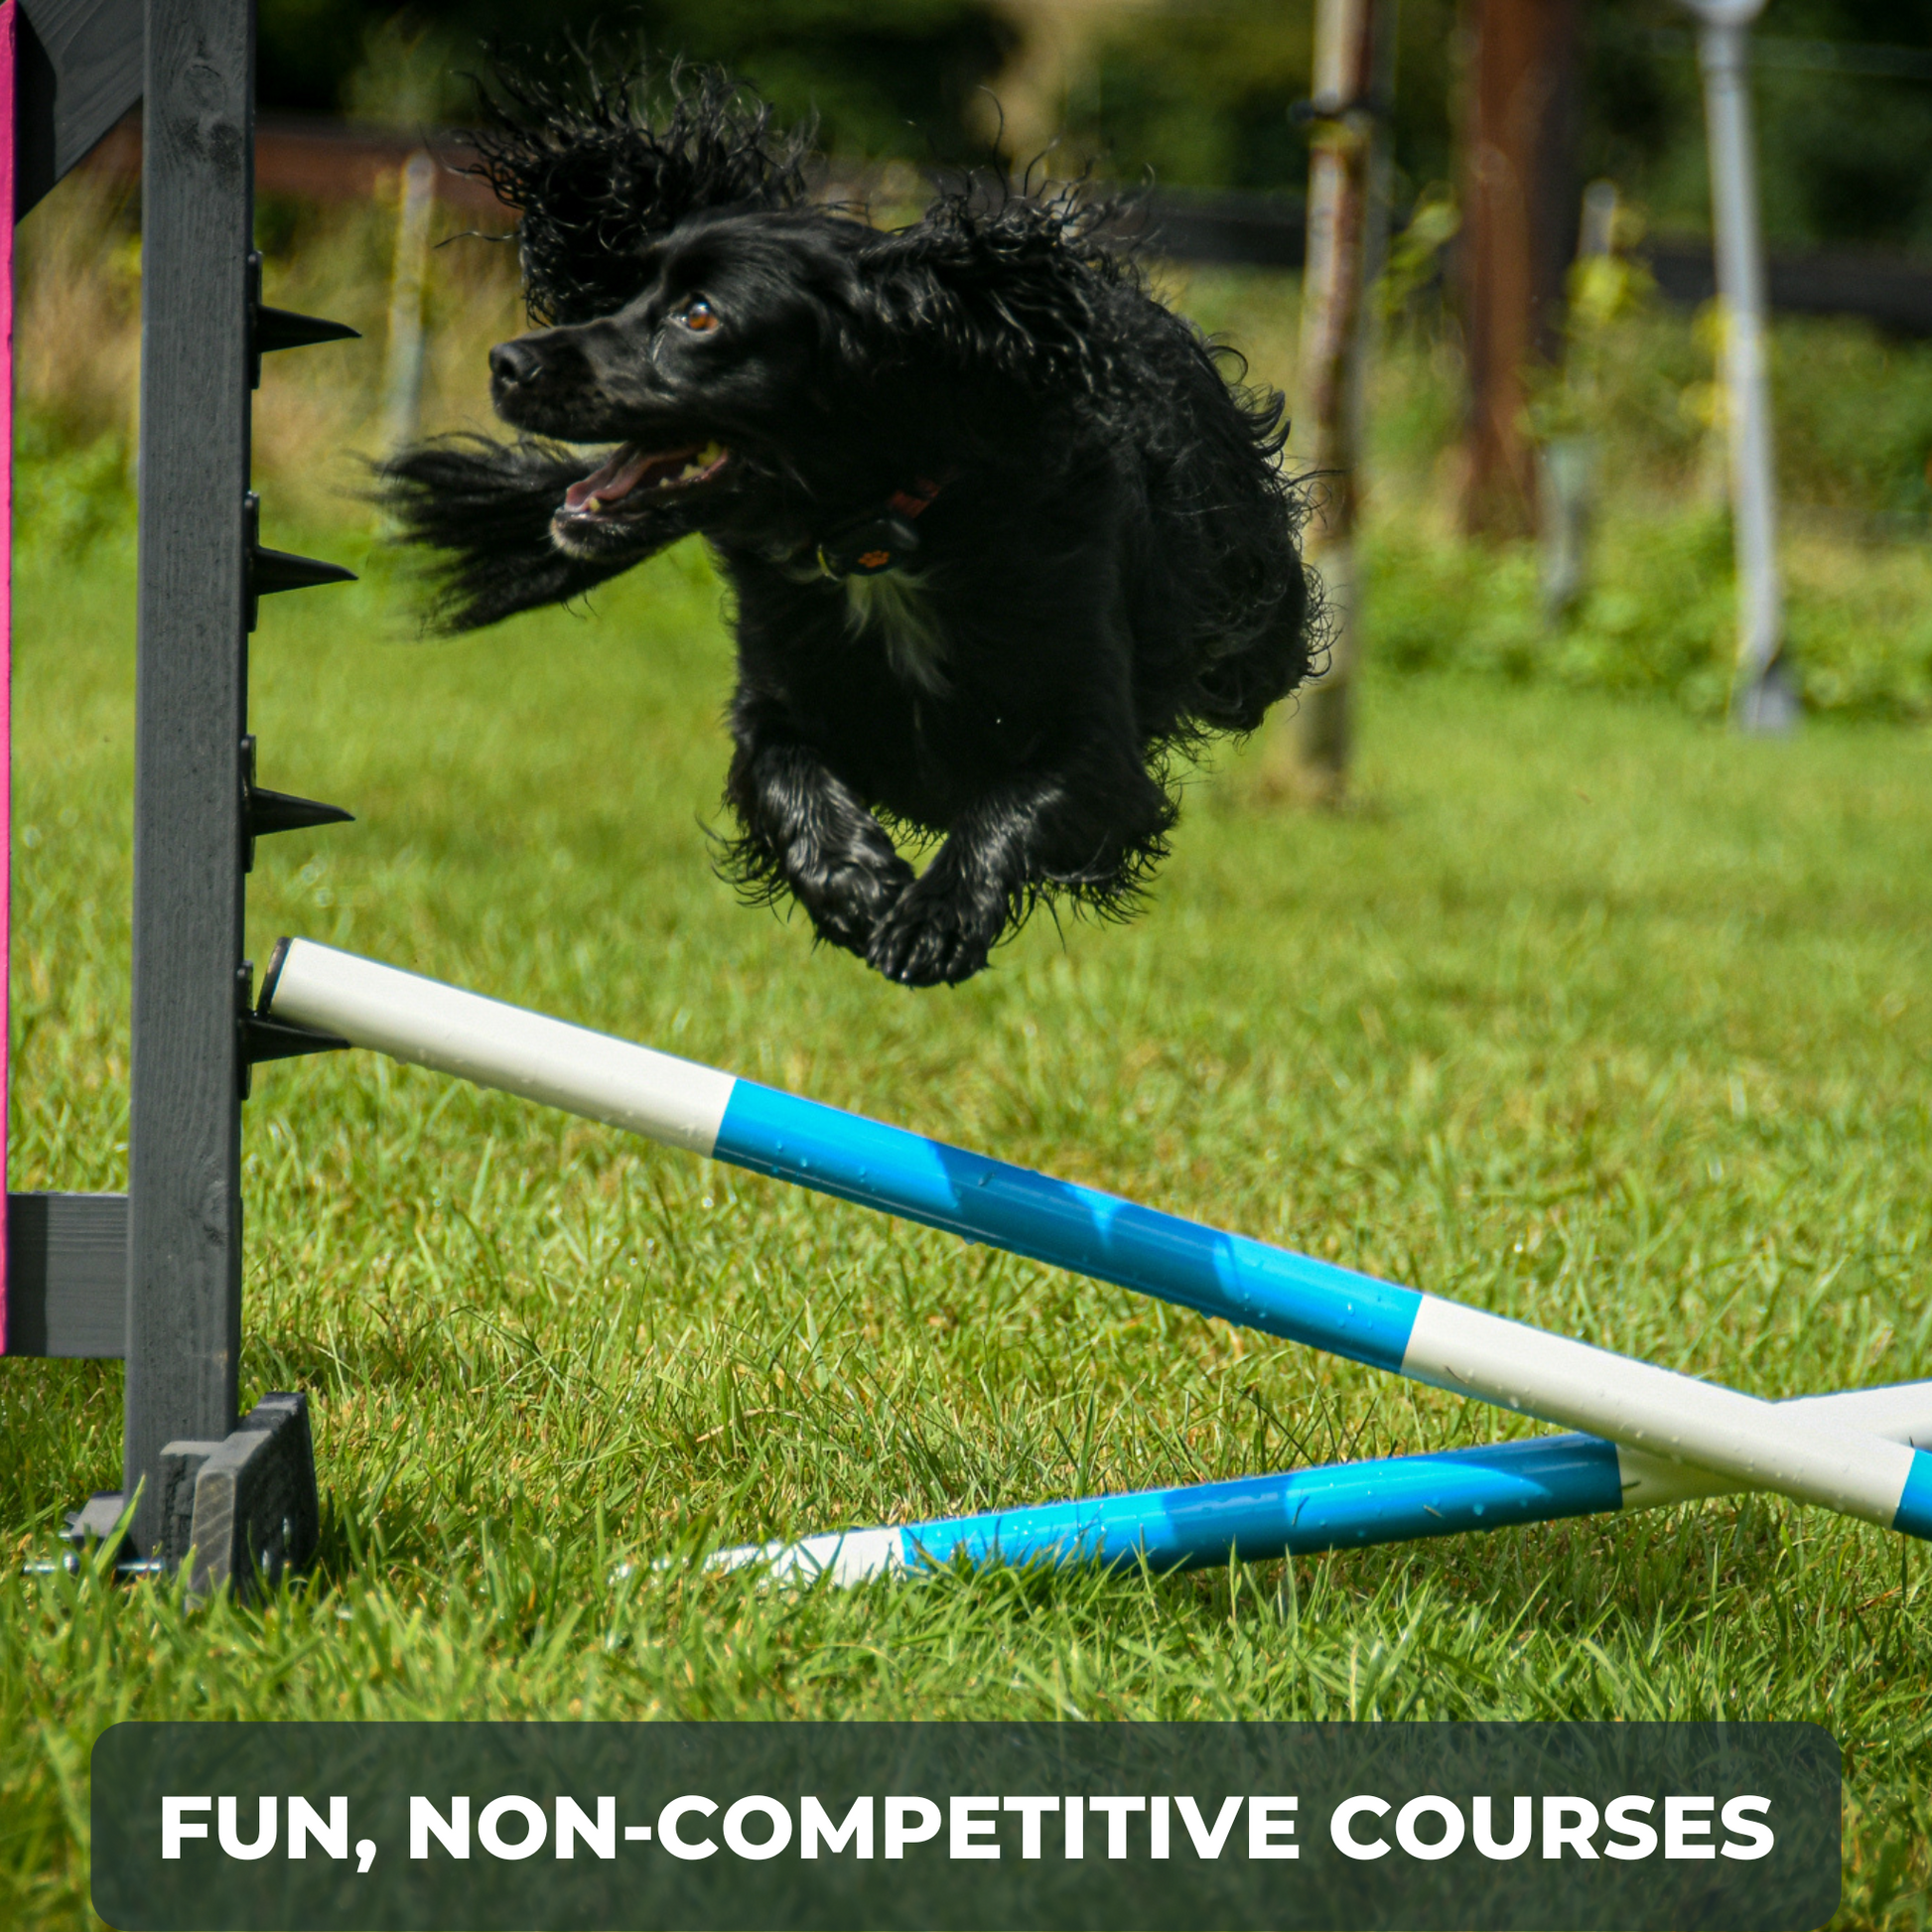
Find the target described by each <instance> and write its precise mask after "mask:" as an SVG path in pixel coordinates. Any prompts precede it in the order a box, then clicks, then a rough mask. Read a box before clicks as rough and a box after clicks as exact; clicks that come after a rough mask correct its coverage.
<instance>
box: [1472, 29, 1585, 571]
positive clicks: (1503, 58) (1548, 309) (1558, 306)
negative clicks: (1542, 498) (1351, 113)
mask: <svg viewBox="0 0 1932 1932" xmlns="http://www.w3.org/2000/svg"><path fill="white" fill-rule="evenodd" d="M1464 19H1465V22H1466V28H1467V39H1468V46H1469V68H1468V79H1467V84H1466V91H1465V98H1464V107H1463V116H1462V246H1461V268H1462V302H1463V328H1464V334H1465V340H1466V344H1467V349H1468V363H1469V424H1468V438H1467V443H1466V446H1465V461H1464V484H1463V494H1462V523H1463V527H1464V529H1466V530H1467V531H1468V532H1469V534H1470V535H1472V536H1476V535H1480V536H1523V535H1527V534H1529V533H1530V532H1531V531H1532V530H1533V529H1534V528H1535V525H1536V457H1535V452H1534V450H1533V449H1532V447H1531V444H1530V441H1529V438H1528V436H1527V435H1526V434H1525V431H1524V425H1523V412H1524V408H1525V406H1526V404H1527V402H1528V400H1529V394H1528V387H1527V383H1526V379H1525V378H1526V376H1527V374H1528V371H1529V369H1530V366H1531V364H1532V363H1533V362H1537V361H1542V362H1546V363H1547V362H1553V361H1555V360H1556V359H1557V356H1558V354H1559V353H1560V351H1561V349H1562V345H1563V310H1564V279H1565V276H1566V275H1567V273H1568V271H1569V267H1570V263H1571V261H1572V260H1573V259H1574V257H1575V255H1576V252H1577V226H1578V221H1579V219H1580V205H1579V202H1578V182H1577V159H1576V155H1577V130H1578V95H1579V91H1580V88H1579V77H1580V69H1581V66H1582V50H1583V7H1582V0H1464Z"/></svg>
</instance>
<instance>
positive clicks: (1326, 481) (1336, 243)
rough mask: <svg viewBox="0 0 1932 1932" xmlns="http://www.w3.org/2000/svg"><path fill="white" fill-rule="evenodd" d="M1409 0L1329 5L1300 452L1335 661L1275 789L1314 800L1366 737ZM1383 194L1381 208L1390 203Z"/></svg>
mask: <svg viewBox="0 0 1932 1932" xmlns="http://www.w3.org/2000/svg"><path fill="white" fill-rule="evenodd" d="M1395 10H1396V0H1320V5H1319V11H1318V12H1317V13H1316V16H1315V30H1314V35H1315V38H1314V102H1313V105H1314V108H1315V111H1316V113H1317V114H1319V115H1321V116H1322V118H1320V119H1318V120H1317V121H1316V123H1315V134H1314V143H1313V153H1312V155H1311V160H1310V167H1309V242H1308V266H1307V270H1306V272H1305V276H1304V280H1303V285H1302V354H1301V372H1300V380H1299V385H1298V386H1299V389H1300V393H1299V394H1298V395H1297V397H1296V399H1295V405H1296V407H1295V420H1296V428H1297V435H1296V439H1295V450H1296V455H1297V457H1298V458H1299V459H1300V460H1301V461H1302V462H1303V463H1304V464H1306V465H1307V466H1308V467H1309V468H1310V469H1311V470H1312V471H1313V472H1314V473H1315V484H1314V488H1315V506H1314V511H1313V514H1312V515H1311V518H1310V520H1309V526H1308V529H1307V532H1306V534H1305V549H1306V554H1307V557H1308V560H1309V562H1310V563H1311V565H1312V566H1313V567H1314V568H1315V570H1316V571H1317V572H1318V573H1319V575H1320V578H1321V581H1322V584H1323V587H1324V589H1325V593H1326V597H1327V605H1328V616H1329V621H1330V636H1329V657H1328V664H1327V668H1326V669H1325V670H1324V671H1323V672H1322V674H1321V676H1320V677H1319V679H1317V680H1316V681H1315V682H1314V683H1312V684H1311V685H1310V686H1309V687H1308V688H1307V689H1306V690H1305V691H1304V692H1303V693H1302V698H1301V703H1300V706H1299V708H1297V709H1296V710H1295V711H1293V712H1288V713H1284V714H1283V722H1282V724H1281V725H1279V726H1278V727H1277V733H1278V736H1277V740H1276V750H1275V754H1274V756H1273V757H1272V758H1271V759H1270V760H1269V765H1268V771H1267V780H1268V783H1269V785H1270V788H1271V789H1275V790H1285V791H1290V792H1293V793H1296V794H1298V795H1300V796H1301V797H1303V798H1305V799H1307V800H1308V801H1309V802H1311V803H1314V804H1333V803H1336V802H1338V801H1339V800H1340V798H1341V796H1342V794H1343V792H1344V791H1345V789H1346V787H1347V783H1348V766H1349V759H1350V757H1351V754H1352V751H1353V741H1354V684H1355V664H1356V657H1357V654H1358V648H1359V638H1358V635H1357V629H1356V621H1355V511H1356V499H1357V482H1356V465H1357V462H1358V460H1359V457H1360V446H1361V431H1362V413H1363V411H1362V387H1363V375H1364V365H1365V361H1366V355H1365V349H1366V345H1367V341H1368V314H1367V308H1368V283H1369V257H1370V256H1371V255H1379V253H1380V249H1379V246H1377V244H1376V240H1375V231H1376V230H1377V229H1378V228H1379V227H1380V226H1382V225H1383V224H1384V223H1385V222H1386V202H1387V195H1388V185H1387V181H1386V179H1384V177H1385V175H1386V166H1385V165H1378V155H1380V156H1381V157H1383V161H1384V163H1385V161H1386V151H1387V140H1386V137H1385V135H1384V134H1383V133H1382V132H1381V129H1382V128H1383V126H1384V124H1385V122H1386V115H1387V106H1388V95H1389V93H1390V90H1391V83H1392V81H1393V79H1394V70H1393V69H1394V58H1395ZM1378 203H1379V204H1380V206H1378Z"/></svg>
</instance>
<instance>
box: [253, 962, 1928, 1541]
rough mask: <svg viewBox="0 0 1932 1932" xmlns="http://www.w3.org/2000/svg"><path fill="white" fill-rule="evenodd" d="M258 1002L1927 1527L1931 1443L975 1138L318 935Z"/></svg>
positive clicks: (1540, 1412) (1232, 1316) (848, 1193)
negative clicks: (389, 961) (1182, 1212)
mask: <svg viewBox="0 0 1932 1932" xmlns="http://www.w3.org/2000/svg"><path fill="white" fill-rule="evenodd" d="M261 1011H262V1014H263V1015H264V1016H266V1017H272V1018H274V1019H277V1020H282V1021H292V1022H295V1023H297V1024H299V1025H301V1026H304V1027H307V1028H311V1029H313V1030H316V1031H317V1032H319V1033H323V1034H328V1035H337V1036H339V1037H341V1038H343V1039H345V1040H348V1041H349V1042H350V1043H351V1044H353V1045H357V1046H367V1047H372V1048H374V1049H375V1050H377V1051H379V1052H383V1053H387V1054H389V1055H390V1056H391V1057H393V1058H395V1059H398V1060H403V1061H407V1062H411V1063H413V1064H416V1065H419V1066H427V1067H432V1068H435V1069H436V1070H438V1071H441V1072H444V1073H451V1074H455V1075H456V1076H457V1077H458V1078H460V1079H465V1080H470V1081H473V1082H474V1083H476V1084H477V1085H479V1086H484V1087H495V1088H499V1089H501V1090H502V1091H504V1092H507V1093H514V1094H519V1095H521V1096H523V1097H524V1098H525V1099H530V1100H538V1101H542V1102H544V1103H546V1104H547V1105H550V1106H555V1107H561V1108H563V1109H564V1110H566V1111H567V1112H570V1113H575V1114H580V1115H583V1116H585V1117H587V1118H589V1119H592V1120H601V1121H605V1122H608V1123H609V1124H611V1125H613V1126H617V1127H621V1128H624V1129H626V1130H628V1131H629V1132H631V1133H634V1134H642V1135H645V1136H647V1137H649V1138H650V1139H652V1140H656V1141H661V1142H663V1143H665V1144H666V1145H668V1146H671V1147H679V1148H683V1149H686V1150H688V1151H689V1152H691V1153H694V1154H702V1155H708V1156H710V1157H712V1158H713V1159H715V1160H720V1161H728V1162H731V1163H732V1164H733V1165H735V1166H737V1167H741V1168H747V1169H749V1170H751V1171H752V1172H753V1173H762V1174H767V1175H770V1176H772V1177H773V1178H776V1179H779V1180H788V1181H791V1182H792V1183H794V1184H795V1185H798V1186H802V1187H810V1188H813V1189H815V1190H816V1191H818V1192H820V1193H825V1194H832V1195H836V1196H837V1197H839V1198H841V1199H844V1200H850V1201H856V1202H858V1203H860V1204H861V1205H863V1206H867V1207H872V1208H877V1209H879V1210H880V1211H881V1212H884V1213H889V1214H898V1215H903V1216H904V1217H906V1218H907V1219H910V1220H915V1221H923V1222H925V1223H926V1224H927V1225H929V1226H932V1227H937V1228H942V1229H944V1230H946V1231H947V1232H948V1233H952V1234H957V1235H961V1236H963V1237H964V1238H965V1239H967V1240H970V1241H981V1242H985V1243H987V1244H988V1245H989V1246H992V1247H996V1248H1002V1249H1005V1250H1006V1251H1007V1252H1009V1253H1012V1254H1017V1255H1025V1256H1027V1257H1028V1258H1030V1259H1032V1260H1035V1261H1040V1262H1045V1263H1047V1264H1048V1265H1050V1266H1052V1267H1057V1268H1065V1269H1068V1270H1070V1271H1072V1272H1073V1273H1076V1274H1082V1275H1087V1276H1090V1277H1092V1278H1093V1279H1095V1280H1097V1281H1107V1282H1113V1283H1116V1284H1117V1285H1119V1286H1120V1287H1122V1288H1129V1289H1132V1290H1134V1291H1135V1292H1137V1293H1139V1294H1143V1295H1153V1296H1158V1297H1159V1298H1161V1299H1162V1300H1164V1301H1169V1302H1175V1303H1178V1304H1180V1305H1181V1306H1182V1307H1185V1308H1191V1309H1194V1310H1196V1311H1199V1312H1200V1313H1202V1314H1207V1315H1216V1316H1219V1317H1220V1318H1221V1319H1223V1320H1227V1321H1232V1322H1234V1323H1236V1324H1238V1325H1241V1326H1245V1327H1251V1328H1258V1329H1261V1330H1262V1331H1264V1332H1265V1333H1269V1334H1275V1335H1281V1336H1284V1337H1285V1338H1287V1339H1288V1340H1291V1341H1297V1342H1301V1343H1303V1344H1305V1345H1307V1346H1309V1347H1313V1348H1320V1349H1324V1350H1326V1351H1327V1352H1329V1353H1330V1354H1336V1355H1342V1356H1345V1357H1346V1358H1348V1359H1349V1360H1351V1361H1357V1362H1362V1363H1365V1364H1367V1365H1368V1366H1370V1367H1372V1368H1381V1369H1387V1370H1390V1371H1393V1372H1395V1373H1398V1374H1402V1375H1406V1376H1408V1377H1410V1378H1411V1379H1412V1380H1416V1381H1421V1382H1426V1383H1430V1384H1433V1385H1434V1386H1436V1387H1439V1388H1446V1389H1449V1390H1452V1391H1454V1392H1455V1393H1457V1394H1462V1395H1473V1396H1478V1397H1480V1398H1481V1399H1482V1400H1484V1401H1487V1402H1493V1403H1496V1404H1498V1405H1499V1406H1501V1407H1503V1408H1506V1409H1510V1410H1514V1411H1517V1412H1518V1413H1521V1414H1524V1415H1532V1416H1540V1417H1541V1418H1543V1419H1544V1420H1545V1421H1546V1422H1553V1423H1557V1424H1559V1425H1561V1426H1563V1427H1566V1428H1570V1429H1579V1430H1584V1431H1587V1432H1588V1433H1589V1434H1591V1435H1593V1436H1600V1437H1603V1438H1605V1439H1607V1440H1609V1441H1612V1442H1615V1443H1619V1444H1622V1445H1625V1446H1627V1447H1628V1448H1631V1449H1641V1450H1644V1451H1646V1452H1647V1453H1649V1454H1651V1455H1655V1456H1658V1457H1661V1458H1662V1459H1664V1460H1666V1461H1670V1462H1676V1463H1683V1464H1688V1465H1690V1466H1692V1467H1696V1468H1701V1469H1704V1470H1708V1471H1710V1472H1711V1473H1713V1474H1715V1475H1719V1476H1723V1477H1725V1478H1727V1479H1728V1480H1729V1481H1730V1482H1732V1483H1734V1484H1736V1485H1738V1486H1741V1487H1745V1488H1752V1489H1772V1490H1777V1491H1779V1492H1780V1493H1782V1494H1784V1495H1787V1496H1790V1497H1792V1498H1793V1499H1794V1500H1797V1501H1800V1502H1811V1503H1818V1504H1821V1505H1822V1506H1824V1507H1825V1508H1827V1509H1834V1510H1838V1511H1840V1512H1841V1513H1842V1514H1845V1515H1850V1516H1857V1517H1861V1518H1863V1520H1864V1521H1866V1522H1870V1523H1876V1524H1878V1525H1879V1526H1881V1527H1884V1528H1890V1529H1896V1530H1899V1531H1901V1532H1903V1533H1904V1534H1906V1535H1908V1536H1915V1537H1920V1538H1925V1539H1929V1540H1932V1452H1929V1451H1926V1450H1922V1449H1912V1448H1910V1447H1909V1446H1907V1445H1905V1444H1902V1443H1895V1442H1886V1441H1883V1440H1881V1439H1880V1438H1878V1437H1876V1436H1874V1435H1871V1434H1869V1433H1867V1432H1863V1431H1859V1430H1854V1429H1848V1428H1845V1427H1844V1426H1843V1425H1841V1424H1838V1423H1830V1424H1827V1423H1824V1422H1822V1421H1818V1420H1814V1419H1813V1418H1812V1417H1810V1416H1804V1415H1800V1414H1799V1413H1797V1412H1795V1411H1793V1410H1792V1409H1790V1408H1788V1407H1785V1406H1781V1405H1779V1404H1775V1403H1770V1402H1763V1401H1759V1400H1757V1399H1756V1398H1754V1397H1751V1396H1746V1395H1740V1394H1738V1393H1736V1392H1735V1391H1733V1390H1730V1389H1725V1388H1721V1387H1719V1386H1717V1385H1716V1384H1713V1383H1710V1382H1701V1381H1697V1380H1695V1379H1693V1378H1692V1377H1690V1376H1687V1375H1678V1374H1675V1373H1673V1372H1672V1371H1670V1370H1668V1369H1662V1368H1658V1367H1655V1366H1654V1365H1652V1364H1650V1363H1647V1362H1639V1361H1633V1360H1632V1359H1630V1358H1629V1357H1628V1356H1623V1355H1615V1354H1611V1353H1610V1352H1608V1351H1607V1350H1605V1349H1600V1348H1592V1347H1590V1346H1589V1345H1588V1344H1587V1343H1586V1342H1581V1341H1573V1340H1569V1339H1567V1338H1565V1337H1563V1336H1561V1335H1552V1334H1549V1333H1546V1332H1545V1331H1544V1330H1542V1329H1539V1328H1532V1327H1529V1326H1527V1325H1526V1324H1525V1323H1522V1322H1518V1321H1510V1320H1507V1319H1505V1318H1504V1317H1503V1316H1501V1315H1494V1314H1488V1313H1485V1312H1483V1311H1480V1310H1477V1309H1470V1308H1465V1307H1463V1306H1461V1305H1460V1304H1457V1303H1454V1302H1449V1301H1445V1300H1444V1299H1442V1298H1441V1297H1440V1296H1434V1295H1424V1294H1421V1293H1419V1292H1418V1291H1416V1290H1415V1289H1411V1288H1401V1287H1397V1286H1394V1285H1392V1284H1389V1283H1386V1282H1379V1281H1376V1280H1374V1279H1372V1278H1371V1277H1369V1276H1366V1275H1359V1274H1356V1273H1354V1272H1353V1271H1351V1270H1349V1269H1345V1268H1337V1267H1335V1266H1333V1265H1332V1264H1330V1263H1327V1262H1321V1261H1314V1260H1311V1258H1309V1257H1307V1256H1304V1255H1297V1254H1292V1253H1290V1252H1288V1251H1287V1250H1286V1249H1282V1248H1275V1247H1270V1246H1268V1245H1267V1244H1266V1243H1264V1242H1260V1241H1254V1240H1250V1239H1248V1238H1247V1237H1245V1236H1242V1235H1238V1234H1229V1233H1224V1232H1221V1231H1219V1230H1217V1229H1213V1228H1208V1227H1203V1226H1201V1225H1199V1224H1198V1223H1196V1222H1192V1221H1185V1220H1182V1219H1180V1218H1179V1217H1178V1216H1176V1215H1172V1214H1163V1213H1160V1212H1158V1211H1157V1210H1155V1209H1153V1208H1147V1207H1141V1206H1139V1205H1137V1204H1136V1203H1134V1202H1132V1201H1127V1200H1122V1199H1120V1198H1119V1197H1118V1196H1116V1195H1112V1194H1105V1193H1101V1192H1100V1191H1099V1190H1097V1189H1095V1188H1090V1187H1080V1186H1076V1185H1073V1184H1072V1183H1070V1182H1067V1181H1061V1180H1053V1179H1050V1178H1048V1177H1047V1176H1046V1175H1044V1174H1039V1173H1033V1172H1031V1171H1030V1170H1028V1169H1025V1168H1019V1167H1014V1166H1012V1165H1011V1164H1010V1163H1007V1162H1004V1161H995V1160H991V1159H989V1158H988V1157H986V1156H985V1155H979V1154H969V1153H967V1152H965V1151H963V1150H961V1149H959V1148H954V1147H948V1146H947V1145H945V1144H944V1143H943V1142H940V1141H934V1140H928V1139H927V1138H925V1136H923V1135H920V1134H913V1133H908V1132H907V1131H905V1130H904V1129H902V1128H897V1127H887V1126H884V1125H882V1124H881V1123H879V1122H877V1121H870V1120H865V1119H862V1118H861V1117H860V1116H858V1115H856V1114H848V1113H844V1112H841V1111H840V1110H839V1109H837V1108H835V1107H827V1106H823V1105H821V1104H819V1103H818V1102H816V1101H811V1100H801V1099H799V1098H797V1097H796V1096H795V1095H792V1094H786V1093H780V1092H777V1091H776V1090H775V1089H773V1088H770V1087H764V1086H760V1085H759V1084H758V1083H757V1082H756V1081H752V1080H744V1079H739V1078H737V1077H735V1076H734V1075H732V1074H729V1073H721V1072H718V1071H717V1070H715V1069H714V1068H711V1067H706V1066H700V1065H698V1064H696V1063H695V1062H693V1061H690V1060H683V1059H677V1058H674V1057H673V1056H672V1055H670V1054H668V1053H659V1052H655V1051H653V1050H652V1049H651V1048H649V1047H645V1046H637V1045H633V1044H631V1043H629V1042H627V1041H624V1040H621V1039H615V1038H613V1037H611V1036H610V1035H606V1034H598V1033H593V1032H592V1031H590V1030H589V1029H588V1028H583V1027H573V1026H570V1025H568V1024H567V1023H566V1022H563V1021H560V1020H551V1019H547V1018H545V1017H544V1016H543V1015H540V1014H534V1013H528V1012H525V1011H523V1010H522V1009H520V1008H517V1007H512V1006H506V1005H504V1004H502V1003H501V1002H499V1001H495V1000H488V999H484V998H483V997H481V996H480V995H478V994H474V993H466V992H463V991H461V990H459V989H458V988H455V987H451V986H445V985H442V984H441V983H439V982H438V981H435V980H429V979H423V978H421V977H419V976H418V975H416V974H413V973H405V972H402V971H399V970H398V969H397V968H395V967H392V966H382V965H378V964H376V963H375V962H374V961H371V960H366V959H358V958H356V957H355V956H354V955H353V954H351V953H345V952H338V951H337V950H335V949H334V948H333V947H330V946H323V945H318V944H316V943H315V942H314V941H312V940H307V939H284V940H283V941H282V942H281V943H280V945H278V946H277V948H276V951H275V956H274V960H273V962H272V964H271V966H270V969H269V973H268V977H267V979H266V981H265V982H264V985H263V990H262V1003H261Z"/></svg>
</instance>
